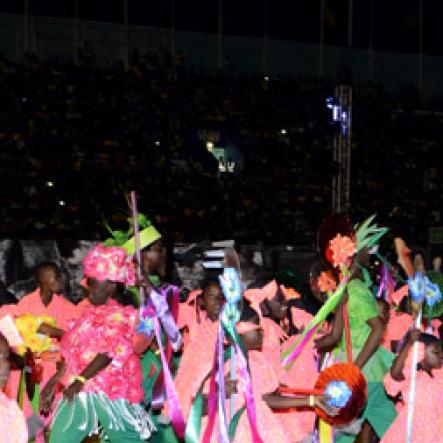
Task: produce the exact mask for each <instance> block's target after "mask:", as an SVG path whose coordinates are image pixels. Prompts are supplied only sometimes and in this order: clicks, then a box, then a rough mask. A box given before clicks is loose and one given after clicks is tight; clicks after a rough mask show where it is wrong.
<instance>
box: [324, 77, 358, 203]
mask: <svg viewBox="0 0 443 443" xmlns="http://www.w3.org/2000/svg"><path fill="white" fill-rule="evenodd" d="M326 106H327V107H328V108H329V109H330V110H331V111H332V123H333V125H334V129H335V130H334V134H333V136H332V155H333V160H334V163H335V164H336V166H337V171H336V173H335V174H334V176H333V177H332V210H333V211H334V212H346V211H348V210H349V208H350V203H351V136H352V88H351V86H348V85H338V86H336V87H335V95H334V97H328V99H327V100H326Z"/></svg>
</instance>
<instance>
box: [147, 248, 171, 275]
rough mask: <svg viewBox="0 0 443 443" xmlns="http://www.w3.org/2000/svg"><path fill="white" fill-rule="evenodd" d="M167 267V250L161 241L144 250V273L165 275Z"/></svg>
mask: <svg viewBox="0 0 443 443" xmlns="http://www.w3.org/2000/svg"><path fill="white" fill-rule="evenodd" d="M165 266H166V250H165V247H164V246H163V243H162V241H161V240H157V241H155V242H154V243H152V245H150V246H149V247H148V248H146V249H144V250H143V255H142V268H143V273H144V274H145V275H146V274H159V275H164V273H165Z"/></svg>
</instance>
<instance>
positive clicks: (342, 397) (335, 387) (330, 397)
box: [324, 380, 352, 408]
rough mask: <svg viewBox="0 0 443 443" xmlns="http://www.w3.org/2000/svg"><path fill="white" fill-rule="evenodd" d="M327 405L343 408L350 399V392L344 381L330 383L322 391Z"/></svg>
mask: <svg viewBox="0 0 443 443" xmlns="http://www.w3.org/2000/svg"><path fill="white" fill-rule="evenodd" d="M324 395H325V396H326V398H327V403H328V405H329V406H331V407H333V408H344V407H345V406H346V405H347V403H348V401H349V399H350V398H351V395H352V391H351V389H350V388H349V386H348V384H347V383H346V382H345V381H342V380H340V381H331V382H330V383H329V384H328V386H326V389H325V391H324Z"/></svg>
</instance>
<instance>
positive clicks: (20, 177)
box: [0, 53, 443, 247]
mask: <svg viewBox="0 0 443 443" xmlns="http://www.w3.org/2000/svg"><path fill="white" fill-rule="evenodd" d="M335 84H336V81H333V80H318V79H306V78H289V77H279V76H272V75H270V76H269V77H268V76H266V77H264V76H263V75H259V74H256V75H253V74H235V73H234V72H233V70H225V71H217V72H191V71H189V70H186V66H183V63H182V61H181V63H180V64H179V65H173V64H171V63H170V59H169V57H168V56H166V55H163V54H162V53H157V54H146V55H144V56H139V55H138V54H133V57H132V59H131V63H130V67H129V69H128V70H127V71H126V70H125V69H124V68H123V66H122V65H121V64H114V65H110V66H109V67H107V68H98V67H96V66H94V64H93V62H92V61H91V60H86V61H84V62H77V63H74V62H72V61H71V60H66V59H63V58H56V59H51V60H45V61H42V60H39V59H37V58H36V57H31V56H30V57H28V58H27V59H26V60H24V61H23V62H22V63H20V64H17V63H13V62H11V61H8V60H5V59H0V101H1V104H2V106H1V107H0V183H1V197H0V198H1V206H0V211H1V218H0V223H1V237H3V238H8V237H15V238H60V237H64V238H82V239H97V238H103V236H104V235H105V231H104V228H103V225H102V221H103V220H107V221H108V222H109V224H111V225H113V226H116V225H119V224H120V222H122V221H123V220H124V218H125V217H126V216H127V212H128V208H127V204H126V201H125V195H126V194H127V192H128V191H130V190H132V189H135V190H137V191H138V194H139V199H140V201H139V207H140V209H141V210H142V211H143V212H145V213H147V214H148V215H149V216H151V217H152V218H153V219H154V220H155V221H156V223H158V224H159V225H160V226H161V230H162V232H164V233H165V234H166V237H167V238H168V239H169V240H170V241H199V240H204V239H209V238H210V239H220V238H236V239H237V240H238V241H239V242H242V243H245V244H255V243H264V244H282V243H283V244H293V245H297V246H305V247H311V246H312V245H313V244H314V243H315V232H316V229H317V227H318V226H319V224H320V221H321V219H322V218H323V217H324V216H325V215H326V214H327V213H328V212H330V211H331V180H332V176H333V174H334V173H335V172H336V171H337V165H336V164H334V162H333V161H332V150H331V139H332V136H333V129H332V128H331V126H330V125H329V124H328V122H329V120H330V115H329V114H328V110H327V108H326V106H325V98H326V97H327V96H329V95H331V94H333V92H334V85H335ZM441 110H443V101H442V100H441V99H440V98H439V97H435V96H433V97H431V98H429V97H427V98H426V99H424V98H423V97H420V96H419V95H418V94H417V93H416V91H415V90H414V89H413V88H409V89H406V88H405V89H404V90H403V91H402V93H401V94H391V93H388V92H387V91H385V90H384V89H383V88H382V87H381V86H379V85H374V84H366V85H354V89H353V120H352V186H351V211H352V212H353V213H354V214H355V217H363V216H366V215H368V214H371V213H378V214H379V215H380V221H381V222H384V223H386V224H387V225H388V226H391V227H393V229H398V230H400V231H402V232H404V235H406V236H409V237H415V238H414V240H415V241H423V242H426V240H427V228H428V227H429V226H438V225H440V224H441V223H442V221H441V216H442V214H441V207H442V200H443V193H442V187H443V181H442V179H441V178H442V177H441V171H440V170H439V167H438V164H439V163H438V162H437V159H438V157H439V155H438V153H439V150H440V148H441V146H442V142H443V140H442V137H443V131H442V126H443V125H442V123H441V121H440V120H441V118H442V117H441V116H440V114H439V111H441ZM205 131H219V132H220V133H224V134H228V135H229V138H230V140H231V141H232V143H233V144H234V145H235V146H236V147H237V148H238V149H239V151H240V152H241V153H242V155H243V156H244V166H243V169H242V170H241V171H240V172H239V173H235V174H232V173H220V171H219V170H218V165H217V162H216V160H215V159H214V158H213V157H212V155H211V154H210V153H209V152H208V151H207V149H206V141H205V140H204V139H202V138H201V137H199V136H198V134H202V133H205Z"/></svg>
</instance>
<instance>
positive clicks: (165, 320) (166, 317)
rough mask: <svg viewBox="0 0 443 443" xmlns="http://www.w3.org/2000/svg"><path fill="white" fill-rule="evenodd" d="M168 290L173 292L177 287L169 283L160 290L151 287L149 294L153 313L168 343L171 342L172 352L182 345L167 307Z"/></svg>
mask: <svg viewBox="0 0 443 443" xmlns="http://www.w3.org/2000/svg"><path fill="white" fill-rule="evenodd" d="M168 290H172V291H173V293H174V292H175V293H177V291H178V288H177V287H176V286H173V285H169V286H167V287H166V288H164V289H162V290H161V291H160V292H159V291H157V290H155V289H153V290H152V291H151V293H150V294H149V296H150V299H151V301H152V304H153V305H154V307H155V313H156V315H157V317H158V318H159V319H160V322H161V324H162V326H163V329H164V331H165V333H166V336H167V337H168V339H169V343H171V346H172V349H173V350H174V352H176V351H178V350H179V349H180V347H181V345H182V336H181V334H180V331H179V329H178V327H177V325H176V323H175V320H174V317H173V315H172V313H171V310H170V309H169V304H168V297H167V294H168Z"/></svg>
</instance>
